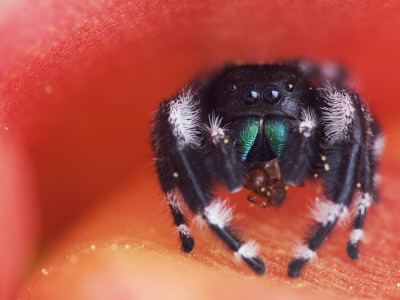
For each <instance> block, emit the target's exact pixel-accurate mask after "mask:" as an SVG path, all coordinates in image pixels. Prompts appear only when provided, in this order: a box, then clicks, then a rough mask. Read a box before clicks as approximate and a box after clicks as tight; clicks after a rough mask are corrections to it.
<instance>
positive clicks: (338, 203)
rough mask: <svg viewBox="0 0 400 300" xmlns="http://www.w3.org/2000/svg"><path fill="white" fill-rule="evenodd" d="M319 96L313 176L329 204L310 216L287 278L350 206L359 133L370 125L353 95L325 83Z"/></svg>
mask: <svg viewBox="0 0 400 300" xmlns="http://www.w3.org/2000/svg"><path fill="white" fill-rule="evenodd" d="M319 93H320V97H319V98H320V99H321V101H322V103H321V111H322V122H321V123H322V124H321V125H322V127H323V133H324V140H325V142H324V145H323V146H322V147H321V152H322V154H321V156H320V158H321V160H320V161H319V165H320V168H319V171H318V172H317V174H319V175H320V177H322V178H323V179H324V187H325V191H324V195H325V197H326V199H329V202H328V203H326V205H324V206H323V209H322V210H320V211H319V212H314V216H315V219H316V221H317V223H316V224H315V225H313V226H312V228H311V234H310V235H309V237H308V238H306V240H305V244H304V245H301V246H300V247H298V248H297V250H296V251H295V256H294V258H293V259H292V260H291V261H290V263H289V265H288V276H289V277H299V276H300V272H301V270H302V268H303V267H304V266H305V265H306V264H307V262H308V261H309V260H311V259H313V258H315V257H316V250H317V249H318V248H319V247H320V246H321V244H322V243H323V241H324V240H325V239H326V238H327V236H328V235H329V234H330V232H331V231H332V229H333V228H334V227H335V225H336V223H337V222H338V219H339V218H340V216H341V215H342V213H343V212H344V211H345V210H347V207H348V206H349V205H350V204H351V202H352V200H353V198H354V195H355V191H356V188H357V179H358V176H359V174H360V170H361V168H362V165H363V164H364V162H362V151H361V149H362V148H363V147H365V141H366V135H367V134H368V131H364V130H363V129H365V128H366V127H368V126H370V123H371V118H370V116H369V115H367V113H365V109H366V107H365V105H364V103H363V101H362V100H361V99H360V98H359V97H358V95H356V94H354V93H353V92H351V91H348V90H344V89H339V88H338V87H337V86H335V85H333V84H331V83H326V84H325V85H324V86H322V87H321V88H320V89H319ZM368 164H369V162H368Z"/></svg>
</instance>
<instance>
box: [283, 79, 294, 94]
mask: <svg viewBox="0 0 400 300" xmlns="http://www.w3.org/2000/svg"><path fill="white" fill-rule="evenodd" d="M285 90H286V91H287V92H293V90H294V83H293V82H291V81H288V82H286V83H285Z"/></svg>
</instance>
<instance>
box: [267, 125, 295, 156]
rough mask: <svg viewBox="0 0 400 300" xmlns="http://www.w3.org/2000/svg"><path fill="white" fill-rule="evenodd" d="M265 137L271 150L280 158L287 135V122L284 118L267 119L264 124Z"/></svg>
mask: <svg viewBox="0 0 400 300" xmlns="http://www.w3.org/2000/svg"><path fill="white" fill-rule="evenodd" d="M264 133H265V137H266V138H267V140H268V143H269V146H270V148H271V150H272V152H274V153H275V155H276V157H277V158H281V157H282V155H283V150H284V148H285V144H286V141H287V139H288V136H289V124H288V123H287V121H285V120H274V119H272V120H268V121H266V122H265V124H264Z"/></svg>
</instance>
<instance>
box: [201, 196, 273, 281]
mask: <svg viewBox="0 0 400 300" xmlns="http://www.w3.org/2000/svg"><path fill="white" fill-rule="evenodd" d="M203 217H204V219H205V220H206V222H207V224H208V226H209V227H210V229H211V230H212V231H213V232H214V233H215V234H216V235H217V236H218V237H219V238H220V239H221V240H222V241H223V242H224V243H225V244H226V245H227V246H228V247H229V248H230V249H231V250H232V251H234V252H235V256H236V257H240V258H241V259H243V261H244V262H245V263H246V264H247V265H249V267H250V268H252V269H253V270H254V271H255V272H257V273H258V274H265V271H266V268H265V264H264V262H263V261H262V260H261V259H260V258H259V257H258V245H257V244H256V243H255V242H254V241H248V242H247V243H245V242H244V241H243V240H242V239H241V238H239V237H238V236H237V235H236V234H235V230H234V229H233V227H232V225H230V222H231V220H232V217H233V210H232V208H230V207H228V201H227V200H224V201H222V200H220V199H216V200H214V201H212V202H211V204H210V205H209V206H207V207H206V208H205V209H204V212H203Z"/></svg>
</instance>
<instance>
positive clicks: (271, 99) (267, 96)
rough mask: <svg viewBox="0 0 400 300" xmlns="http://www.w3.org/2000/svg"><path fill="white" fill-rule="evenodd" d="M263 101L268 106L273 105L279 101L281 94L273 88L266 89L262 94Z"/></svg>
mask: <svg viewBox="0 0 400 300" xmlns="http://www.w3.org/2000/svg"><path fill="white" fill-rule="evenodd" d="M262 97H263V99H264V101H265V102H266V103H267V104H269V105H274V104H277V103H278V102H279V100H280V99H281V92H280V91H279V90H278V89H277V88H275V87H267V88H266V89H265V90H264V91H263V94H262Z"/></svg>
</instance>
